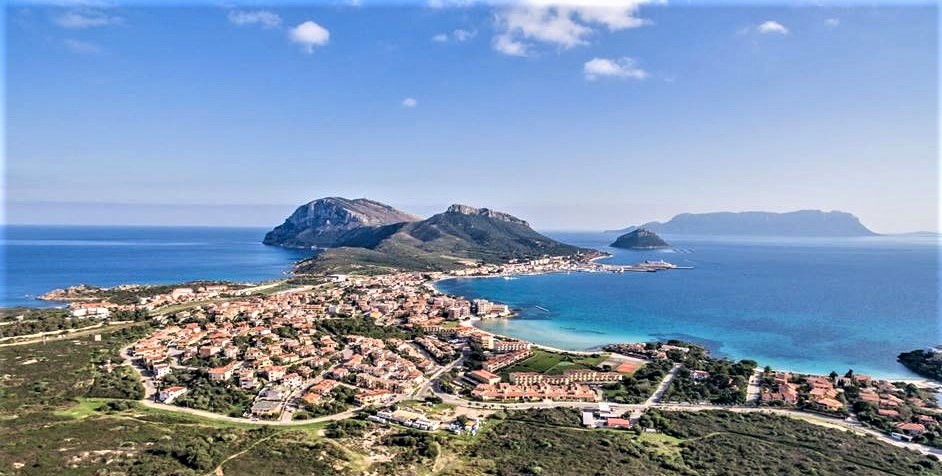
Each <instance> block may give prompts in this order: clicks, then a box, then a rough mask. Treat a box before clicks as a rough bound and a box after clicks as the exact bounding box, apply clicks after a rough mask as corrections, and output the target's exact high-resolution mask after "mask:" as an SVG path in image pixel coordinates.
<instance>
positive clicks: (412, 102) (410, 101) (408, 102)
mask: <svg viewBox="0 0 942 476" xmlns="http://www.w3.org/2000/svg"><path fill="white" fill-rule="evenodd" d="M418 105H419V101H417V100H416V99H415V98H412V97H408V98H405V99H403V100H402V106H403V107H408V108H410V109H411V108H413V107H416V106H418Z"/></svg>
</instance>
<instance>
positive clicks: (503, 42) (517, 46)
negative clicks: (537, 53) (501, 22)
mask: <svg viewBox="0 0 942 476" xmlns="http://www.w3.org/2000/svg"><path fill="white" fill-rule="evenodd" d="M491 46H493V47H494V50H495V51H498V52H500V53H503V54H505V55H507V56H528V55H529V54H530V45H528V44H526V43H523V42H520V41H517V40H514V39H513V38H511V37H510V35H497V36H495V37H494V39H493V41H492V42H491Z"/></svg>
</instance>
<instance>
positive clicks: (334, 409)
mask: <svg viewBox="0 0 942 476" xmlns="http://www.w3.org/2000/svg"><path fill="white" fill-rule="evenodd" d="M356 394H357V390H356V389H353V388H350V387H346V386H343V385H341V386H339V387H337V388H335V389H333V390H331V391H330V399H329V400H327V401H325V402H323V403H319V404H317V405H309V404H304V410H300V411H297V412H295V414H294V418H295V419H296V420H304V419H307V418H317V417H322V416H327V415H333V414H335V413H340V412H343V411H346V410H348V409H349V408H350V407H352V406H353V397H355V396H356Z"/></svg>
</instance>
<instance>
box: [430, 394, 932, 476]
mask: <svg viewBox="0 0 942 476" xmlns="http://www.w3.org/2000/svg"><path fill="white" fill-rule="evenodd" d="M495 417H496V418H497V419H498V421H497V422H496V423H495V424H493V425H491V426H489V427H488V429H486V430H485V432H484V433H482V434H481V435H479V437H478V438H476V439H475V440H474V442H473V443H472V444H470V445H468V446H466V447H464V448H460V447H457V445H453V446H455V447H457V448H459V449H457V450H456V451H459V453H460V454H461V456H462V463H463V464H461V465H455V466H454V467H453V468H452V469H450V470H449V471H446V473H445V474H449V475H452V476H456V475H471V474H482V473H486V474H500V475H508V476H510V475H533V474H542V475H567V476H579V475H597V474H656V475H742V474H794V475H798V474H817V475H845V474H855V475H874V476H876V475H931V474H940V472H942V465H940V464H939V463H938V462H937V461H936V460H935V458H933V457H925V456H921V455H917V454H915V453H912V452H909V451H907V450H903V449H900V448H896V447H894V446H891V445H887V444H883V443H880V442H878V441H876V440H874V439H873V438H870V437H863V436H857V435H854V434H851V433H847V432H843V431H838V430H833V429H828V428H824V427H820V426H815V425H812V424H809V423H806V422H803V421H800V420H795V419H790V418H787V417H780V416H772V415H762V414H757V413H747V414H736V413H729V412H715V411H702V412H662V413H658V412H655V411H652V412H650V414H649V415H647V418H646V421H647V422H648V424H649V425H651V426H654V427H656V428H658V429H660V430H661V433H656V434H649V433H640V434H639V432H633V431H608V430H587V429H583V428H579V427H578V414H577V413H576V412H575V411H573V410H564V409H552V410H532V411H526V412H511V413H509V414H508V415H507V416H506V418H504V419H499V418H500V414H495Z"/></svg>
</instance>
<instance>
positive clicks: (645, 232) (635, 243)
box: [610, 228, 671, 250]
mask: <svg viewBox="0 0 942 476" xmlns="http://www.w3.org/2000/svg"><path fill="white" fill-rule="evenodd" d="M610 246H612V247H613V248H625V249H629V250H657V249H662V248H670V247H671V245H670V243H668V242H666V241H664V240H663V239H662V238H661V237H660V236H657V233H654V232H653V231H651V230H649V229H647V228H638V229H636V230H634V231H631V232H629V233H625V234H624V235H621V236H619V237H618V239H616V240H615V242H614V243H612V244H611V245H610Z"/></svg>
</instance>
